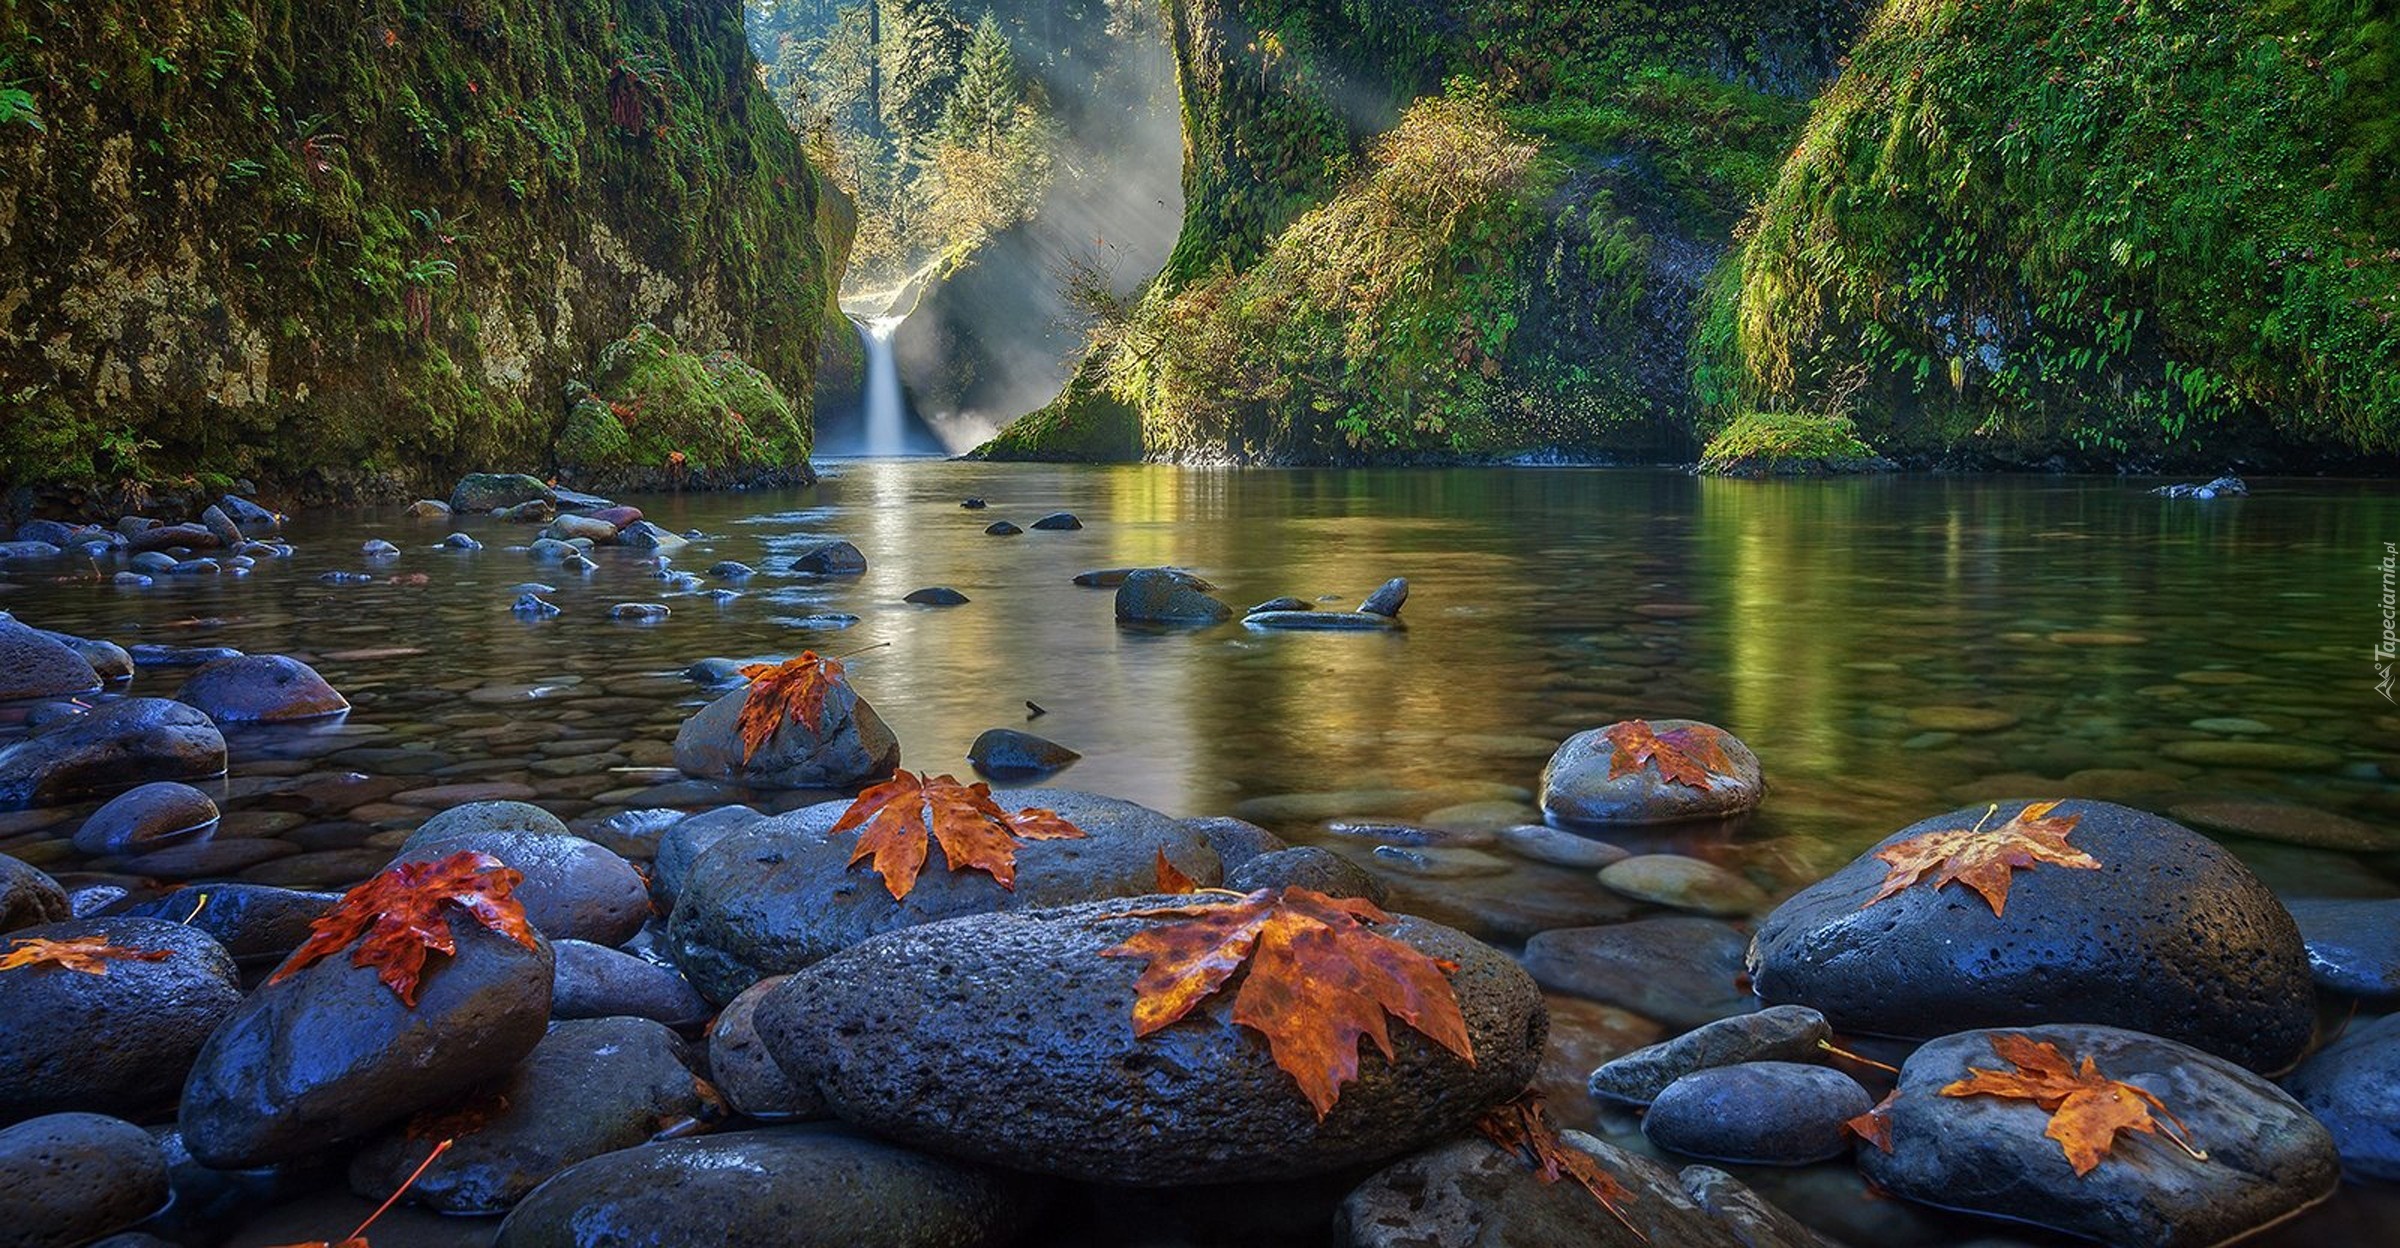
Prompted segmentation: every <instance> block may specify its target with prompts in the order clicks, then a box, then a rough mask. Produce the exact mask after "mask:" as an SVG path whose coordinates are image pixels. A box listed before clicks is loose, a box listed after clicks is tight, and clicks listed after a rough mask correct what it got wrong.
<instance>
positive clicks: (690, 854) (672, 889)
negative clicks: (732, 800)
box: [650, 806, 766, 911]
mask: <svg viewBox="0 0 2400 1248" xmlns="http://www.w3.org/2000/svg"><path fill="white" fill-rule="evenodd" d="M764 818H766V816H765V815H762V814H760V813H758V812H757V811H755V810H752V809H750V808H749V807H747V806H720V807H718V808H717V809H715V810H704V811H702V812H700V813H699V814H696V815H693V816H692V817H691V818H689V819H685V820H683V821H682V822H680V823H678V824H676V825H675V826H674V827H671V828H669V829H667V830H666V831H665V832H664V833H661V834H660V835H659V838H658V853H657V854H656V855H655V856H653V857H652V858H651V860H650V895H651V896H652V897H653V898H655V899H657V902H658V906H659V908H660V909H661V910H668V911H671V910H673V909H674V908H675V895H676V893H677V892H678V891H679V890H681V889H682V887H683V881H684V877H685V876H688V875H690V874H691V870H692V863H693V862H695V861H697V860H698V859H699V857H700V855H701V854H702V853H703V852H705V851H706V850H707V849H708V847H709V846H711V845H714V844H716V843H717V842H719V841H721V840H724V839H725V838H726V837H728V836H731V835H733V834H734V833H736V832H739V831H741V830H742V829H744V828H747V827H750V826H752V825H753V824H756V823H757V822H759V821H760V820H762V819H764Z"/></svg>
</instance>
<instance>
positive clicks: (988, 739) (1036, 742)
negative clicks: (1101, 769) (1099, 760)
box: [967, 728, 1083, 778]
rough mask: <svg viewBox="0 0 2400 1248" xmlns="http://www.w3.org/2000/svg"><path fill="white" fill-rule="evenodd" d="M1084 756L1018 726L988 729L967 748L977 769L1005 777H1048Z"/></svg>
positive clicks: (969, 757) (988, 774)
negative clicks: (1015, 727) (1024, 730)
mask: <svg viewBox="0 0 2400 1248" xmlns="http://www.w3.org/2000/svg"><path fill="white" fill-rule="evenodd" d="M1082 757H1083V755H1081V754H1078V753H1076V752H1075V751H1073V750H1070V749H1068V748H1067V747H1065V746H1063V745H1060V744H1059V743H1058V742H1056V741H1052V740H1050V739H1048V738H1046V737H1037V736H1035V735H1033V734H1032V733H1030V732H1019V731H1017V730H1016V729H1014V728H986V729H984V730H983V732H982V733H981V734H980V735H978V736H977V737H976V738H975V743H974V744H972V745H970V746H968V747H967V761H968V762H970V763H973V764H974V765H975V770H976V771H978V772H980V773H982V774H984V775H987V776H994V777H1001V778H1015V777H1020V776H1046V775H1049V774H1051V773H1052V772H1055V771H1059V770H1061V769H1063V768H1065V767H1066V765H1067V764H1069V763H1072V762H1074V761H1075V760H1076V759H1079V758H1082Z"/></svg>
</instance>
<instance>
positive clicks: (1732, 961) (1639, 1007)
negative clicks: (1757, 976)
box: [1525, 916, 1758, 1027]
mask: <svg viewBox="0 0 2400 1248" xmlns="http://www.w3.org/2000/svg"><path fill="white" fill-rule="evenodd" d="M1748 945H1749V942H1748V941H1747V940H1745V939H1744V938H1743V936H1742V933H1741V932H1740V931H1739V930H1737V929H1736V928H1734V927H1733V926H1732V925H1731V924H1728V923H1724V922H1721V921H1719V920H1716V919H1703V918H1697V917H1684V916H1674V917H1669V918H1656V919H1636V920H1634V921H1633V922H1630V923H1615V924H1610V925H1608V926H1605V927H1565V928H1557V929H1554V930H1551V931H1547V932H1543V933H1541V934H1539V935H1537V936H1535V937H1533V938H1532V939H1531V940H1528V941H1526V942H1525V969H1527V970H1529V971H1531V972H1533V977H1534V978H1535V979H1536V980H1539V981H1540V982H1541V985H1542V986H1543V987H1544V988H1549V989H1552V990H1554V991H1558V992H1563V993H1566V994H1567V995H1569V996H1574V997H1582V998H1583V999H1585V1000H1587V1001H1601V1002H1606V1003H1607V1004H1610V1005H1619V1006H1623V1007H1624V1008H1626V1009H1629V1010H1632V1011H1633V1012H1634V1013H1636V1014H1640V1015H1643V1016H1645V1017H1648V1018H1654V1019H1657V1020H1658V1021H1659V1022H1662V1023H1665V1024H1667V1025H1668V1026H1670V1027H1698V1026H1700V1025H1701V1024H1703V1023H1710V1022H1714V1021H1716V1020H1717V1019H1720V1018H1724V1017H1727V1016H1729V1015H1733V1014H1743V1013H1748V1012H1749V1011H1751V1010H1753V1009H1756V1008H1757V1005H1758V1003H1757V1002H1756V1001H1755V1000H1754V999H1752V998H1751V996H1750V994H1748V993H1746V992H1744V991H1742V988H1741V984H1740V980H1741V974H1742V953H1743V951H1744V950H1745V949H1746V948H1747V947H1748Z"/></svg>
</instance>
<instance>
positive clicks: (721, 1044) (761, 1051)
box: [708, 975, 825, 1122]
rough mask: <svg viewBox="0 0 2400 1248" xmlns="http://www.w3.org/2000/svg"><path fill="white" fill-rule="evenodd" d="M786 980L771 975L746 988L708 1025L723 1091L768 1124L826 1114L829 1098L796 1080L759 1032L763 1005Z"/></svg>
mask: <svg viewBox="0 0 2400 1248" xmlns="http://www.w3.org/2000/svg"><path fill="white" fill-rule="evenodd" d="M786 978H788V976H783V975H770V976H768V977H767V978H765V979H762V980H760V981H758V982H757V983H755V984H752V985H750V986H749V987H748V988H745V989H743V990H742V995H740V996H738V997H735V998H734V999H733V1000H732V1001H730V1002H728V1003H726V1006H725V1009H724V1011H723V1012H722V1013H720V1014H718V1015H717V1021H716V1022H714V1023H712V1024H710V1025H709V1029H708V1070H709V1073H710V1074H712V1075H714V1076H716V1081H717V1090H718V1091H720V1092H722V1093H724V1094H725V1101H726V1103H727V1104H729V1105H731V1106H733V1107H734V1109H735V1110H737V1111H739V1112H740V1113H742V1114H743V1115H745V1116H747V1117H751V1118H756V1119H759V1120H761V1121H764V1122H778V1121H784V1120H789V1119H804V1118H822V1117H824V1116H825V1101H824V1098H822V1097H820V1096H818V1095H817V1090H816V1089H815V1088H814V1087H803V1086H801V1085H800V1084H797V1083H794V1082H792V1078H791V1076H789V1075H787V1074H785V1073H783V1067H781V1066H778V1065H776V1064H775V1057H774V1055H773V1054H771V1053H769V1052H767V1043H766V1041H765V1040H764V1039H762V1038H761V1037H760V1036H759V1034H758V1021H757V1014H758V1003H759V1002H761V1001H764V1000H766V998H767V994H768V993H771V992H773V991H775V990H776V989H777V988H780V987H782V986H783V981H784V980H785V979H786Z"/></svg>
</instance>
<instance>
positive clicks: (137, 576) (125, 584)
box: [109, 572, 151, 589]
mask: <svg viewBox="0 0 2400 1248" xmlns="http://www.w3.org/2000/svg"><path fill="white" fill-rule="evenodd" d="M109 581H110V583H111V584H114V585H116V586H119V587H120V588H124V589H147V588H149V587H150V584H151V580H150V578H149V577H146V576H144V575H142V574H141V573H139V572H119V573H117V574H116V575H115V576H113V577H110V578H109Z"/></svg>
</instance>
